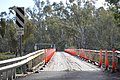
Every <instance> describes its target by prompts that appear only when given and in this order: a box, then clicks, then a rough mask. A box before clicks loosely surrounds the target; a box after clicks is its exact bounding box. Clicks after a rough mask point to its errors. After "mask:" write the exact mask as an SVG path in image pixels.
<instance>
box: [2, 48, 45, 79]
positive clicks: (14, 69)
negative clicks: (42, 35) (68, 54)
mask: <svg viewBox="0 0 120 80" xmlns="http://www.w3.org/2000/svg"><path fill="white" fill-rule="evenodd" d="M43 58H44V50H38V51H35V52H33V53H29V54H27V55H25V56H22V57H16V58H13V59H8V60H3V61H0V80H13V79H15V78H16V74H17V73H21V74H25V73H27V71H35V70H36V69H37V67H38V66H40V65H42V64H44V62H43Z"/></svg>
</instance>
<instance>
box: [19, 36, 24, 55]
mask: <svg viewBox="0 0 120 80" xmlns="http://www.w3.org/2000/svg"><path fill="white" fill-rule="evenodd" d="M19 53H20V56H22V55H23V54H22V35H20V52H19Z"/></svg>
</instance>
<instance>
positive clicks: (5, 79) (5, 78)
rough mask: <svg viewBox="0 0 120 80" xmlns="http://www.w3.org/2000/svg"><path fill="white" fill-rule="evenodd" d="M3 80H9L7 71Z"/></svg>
mask: <svg viewBox="0 0 120 80" xmlns="http://www.w3.org/2000/svg"><path fill="white" fill-rule="evenodd" d="M2 80H8V73H7V71H6V72H3V77H2Z"/></svg>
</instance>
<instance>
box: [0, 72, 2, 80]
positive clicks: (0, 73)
mask: <svg viewBox="0 0 120 80" xmlns="http://www.w3.org/2000/svg"><path fill="white" fill-rule="evenodd" d="M0 80H2V72H0Z"/></svg>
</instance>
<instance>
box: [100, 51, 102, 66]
mask: <svg viewBox="0 0 120 80" xmlns="http://www.w3.org/2000/svg"><path fill="white" fill-rule="evenodd" d="M99 55H100V59H99V67H101V66H102V49H100V53H99Z"/></svg>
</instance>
